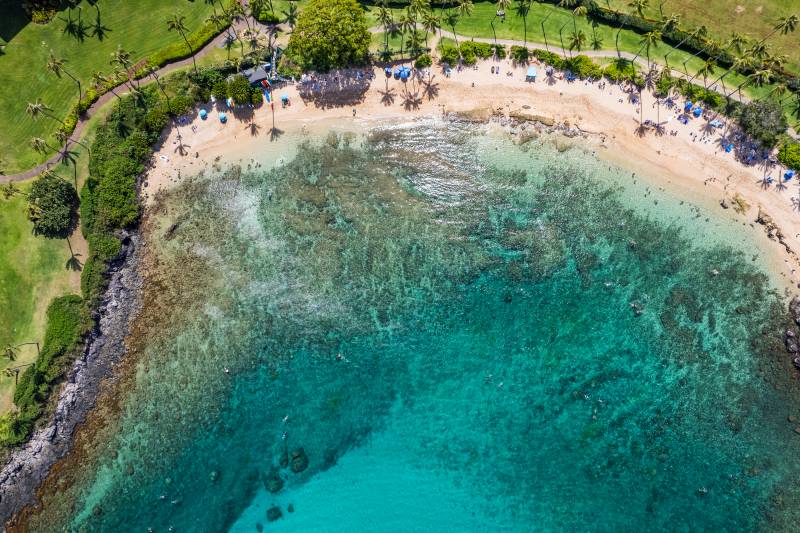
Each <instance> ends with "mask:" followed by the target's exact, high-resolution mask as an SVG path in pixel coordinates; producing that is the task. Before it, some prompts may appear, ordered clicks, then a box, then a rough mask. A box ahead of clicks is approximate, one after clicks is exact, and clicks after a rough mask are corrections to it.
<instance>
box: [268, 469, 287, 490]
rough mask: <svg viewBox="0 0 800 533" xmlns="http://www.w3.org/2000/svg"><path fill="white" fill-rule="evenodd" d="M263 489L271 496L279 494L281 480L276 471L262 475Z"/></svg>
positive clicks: (281, 485)
mask: <svg viewBox="0 0 800 533" xmlns="http://www.w3.org/2000/svg"><path fill="white" fill-rule="evenodd" d="M264 488H265V489H267V490H268V491H269V492H271V493H272V494H275V493H276V492H279V491H280V490H281V489H282V488H283V479H282V478H281V476H280V474H278V471H277V470H271V471H270V472H269V473H267V474H265V475H264Z"/></svg>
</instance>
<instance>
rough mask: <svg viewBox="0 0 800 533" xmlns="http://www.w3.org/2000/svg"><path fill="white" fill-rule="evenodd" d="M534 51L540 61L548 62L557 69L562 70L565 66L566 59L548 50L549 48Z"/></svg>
mask: <svg viewBox="0 0 800 533" xmlns="http://www.w3.org/2000/svg"><path fill="white" fill-rule="evenodd" d="M532 53H533V55H534V57H536V58H537V59H538V60H539V61H541V62H542V63H546V64H548V65H550V66H551V67H553V68H555V69H559V70H561V69H562V68H563V66H564V59H563V58H562V57H561V56H560V55H558V54H554V53H553V52H548V51H547V50H538V49H537V50H534V51H533V52H532Z"/></svg>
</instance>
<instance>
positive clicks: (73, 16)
mask: <svg viewBox="0 0 800 533" xmlns="http://www.w3.org/2000/svg"><path fill="white" fill-rule="evenodd" d="M93 4H94V5H93ZM213 11H214V7H213V6H211V5H208V3H206V2H201V1H195V2H189V1H187V0H169V1H165V0H137V1H136V2H115V1H113V0H97V2H91V3H90V2H88V1H85V0H84V1H83V2H80V3H79V4H78V6H77V8H74V9H67V10H64V11H61V12H59V13H58V14H57V16H55V17H54V18H53V19H52V20H51V21H50V22H49V23H47V24H44V25H39V24H34V23H28V24H27V25H25V26H24V27H23V28H22V30H21V31H19V33H17V34H16V35H14V36H13V38H11V39H10V40H9V42H8V44H7V46H6V47H5V50H4V52H5V53H3V54H0V72H2V73H3V83H2V84H0V102H2V104H3V105H2V106H0V127H2V129H3V135H2V136H0V154H3V159H4V168H3V171H4V172H6V173H10V172H17V171H22V170H27V169H28V168H30V167H32V166H33V165H35V164H36V163H39V162H41V161H42V160H43V159H44V157H45V156H44V155H40V154H37V153H36V152H35V151H34V150H33V149H32V148H31V147H30V145H29V141H30V139H31V138H34V137H38V138H43V139H47V138H48V137H49V136H50V135H52V134H53V133H54V132H55V131H56V129H57V128H58V127H59V126H61V122H60V121H61V120H67V122H68V127H67V129H69V130H70V131H71V127H69V122H72V124H73V126H72V127H74V117H72V116H71V115H70V109H71V108H72V107H73V106H74V105H75V103H76V102H77V100H78V92H77V85H76V83H75V81H73V80H72V79H71V78H70V77H69V75H68V74H67V73H66V72H69V74H70V75H73V76H74V77H75V78H76V79H77V80H78V81H79V82H80V83H81V87H82V89H83V91H84V92H85V93H86V92H89V93H90V94H91V92H92V91H93V90H94V84H93V82H92V75H93V73H95V72H104V73H106V74H113V70H114V68H113V67H112V66H111V65H110V64H109V60H110V59H111V54H112V52H114V51H116V50H117V47H119V46H121V47H122V48H124V49H125V50H129V51H130V62H131V64H132V65H137V64H140V63H141V61H142V60H143V59H144V58H149V60H150V62H151V63H154V64H160V63H163V62H165V61H166V60H167V59H170V58H175V57H183V56H186V55H187V48H186V44H185V42H184V41H183V39H182V38H181V36H180V35H179V34H177V33H175V32H174V31H169V29H168V28H167V24H166V20H167V19H168V18H169V17H170V16H172V15H173V14H175V13H178V14H179V15H183V16H185V25H186V27H187V28H189V29H190V31H191V32H192V33H191V35H187V36H188V37H189V40H190V41H191V42H192V46H193V47H194V48H195V49H196V48H198V47H199V43H200V42H205V41H207V40H208V39H210V38H211V37H212V36H213V35H214V34H215V33H216V32H218V30H217V29H216V28H215V27H214V26H213V25H210V24H209V23H204V20H205V19H206V18H207V17H208V16H209V15H211V14H212V13H213ZM79 20H80V21H82V23H83V25H84V27H83V30H79V29H76V28H77V27H78V21H79ZM70 21H72V24H71V25H70ZM16 24H20V21H18V20H12V19H10V18H5V17H0V31H1V30H2V28H3V27H4V26H5V25H9V26H12V25H16ZM67 28H73V29H71V30H70V31H67ZM42 43H44V44H42ZM51 50H52V51H53V54H54V56H55V58H56V59H60V60H63V63H62V68H63V69H64V70H63V73H62V75H61V77H57V76H56V75H54V74H53V72H52V71H50V70H48V69H47V64H48V62H50V51H51ZM95 92H96V91H95ZM36 98H38V99H40V100H41V101H42V102H43V103H44V104H46V105H47V106H49V107H50V108H52V114H53V116H54V117H55V118H54V119H45V120H36V121H34V120H31V119H29V118H27V117H26V116H25V108H26V105H27V103H28V102H29V101H33V100H34V99H36ZM50 144H51V145H53V144H56V143H55V142H51V143H50ZM51 153H52V152H51Z"/></svg>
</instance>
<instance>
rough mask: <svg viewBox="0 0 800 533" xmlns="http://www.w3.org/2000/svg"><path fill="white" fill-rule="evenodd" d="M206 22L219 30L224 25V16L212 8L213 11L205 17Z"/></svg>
mask: <svg viewBox="0 0 800 533" xmlns="http://www.w3.org/2000/svg"><path fill="white" fill-rule="evenodd" d="M206 22H209V23H211V24H213V25H214V26H215V27H216V28H217V31H220V30H222V28H223V27H225V22H226V21H225V17H223V16H222V15H220V14H219V13H217V9H216V8H214V12H213V13H212V14H210V15H209V16H208V17H207V18H206Z"/></svg>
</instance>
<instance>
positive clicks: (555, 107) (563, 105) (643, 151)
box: [142, 60, 800, 288]
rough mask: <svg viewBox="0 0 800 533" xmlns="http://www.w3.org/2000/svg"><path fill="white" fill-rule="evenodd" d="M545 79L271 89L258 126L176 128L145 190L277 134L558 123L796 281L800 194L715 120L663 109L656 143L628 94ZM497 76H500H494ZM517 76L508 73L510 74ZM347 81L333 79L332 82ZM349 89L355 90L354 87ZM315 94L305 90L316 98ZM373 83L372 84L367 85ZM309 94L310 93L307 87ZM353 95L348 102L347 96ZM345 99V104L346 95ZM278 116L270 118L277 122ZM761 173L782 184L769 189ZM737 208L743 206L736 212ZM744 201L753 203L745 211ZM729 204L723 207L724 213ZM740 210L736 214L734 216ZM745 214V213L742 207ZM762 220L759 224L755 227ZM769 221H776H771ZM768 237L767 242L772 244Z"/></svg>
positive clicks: (501, 73)
mask: <svg viewBox="0 0 800 533" xmlns="http://www.w3.org/2000/svg"><path fill="white" fill-rule="evenodd" d="M538 67H539V69H538V70H539V79H538V80H537V81H536V82H528V81H526V80H525V74H526V67H522V66H514V65H513V64H512V63H511V62H510V61H508V60H505V61H483V62H480V63H479V64H478V65H477V67H476V68H474V69H473V68H471V67H468V68H465V69H464V70H461V71H458V72H457V71H455V70H453V71H452V73H451V76H450V77H447V76H445V74H444V73H443V72H442V71H441V69H439V68H433V69H431V73H430V75H429V76H424V75H423V76H420V77H419V78H412V79H411V80H409V81H407V82H403V81H401V80H396V79H394V78H387V77H386V76H385V74H384V71H383V70H382V69H379V68H375V69H374V71H373V73H374V77H373V78H372V80H368V79H366V78H364V80H363V81H362V80H355V78H353V77H352V76H353V74H352V73H347V74H342V73H338V74H337V73H332V74H330V75H329V77H330V79H329V81H328V86H329V87H330V86H331V85H341V84H342V83H343V81H344V80H347V81H346V82H345V84H348V85H351V87H350V88H349V89H346V90H345V93H342V94H340V93H337V91H336V90H333V89H326V91H325V92H326V94H324V95H320V94H319V93H317V94H314V95H312V96H311V97H309V94H308V92H305V93H304V94H303V95H302V96H305V97H306V99H305V100H304V99H303V98H301V86H300V85H299V84H297V85H290V86H287V87H284V88H280V89H276V90H275V91H273V93H272V94H273V98H274V100H275V102H274V114H273V112H272V111H271V107H270V105H268V104H267V105H264V106H262V107H260V108H259V109H256V110H254V112H253V113H252V114H251V116H249V117H246V118H241V117H239V118H237V115H239V114H238V113H231V112H228V113H226V115H227V118H228V120H227V122H226V123H224V124H223V123H222V122H221V121H220V120H219V118H218V111H217V110H213V109H211V108H210V107H208V106H205V107H206V109H209V115H208V118H207V119H206V120H201V119H200V118H199V117H197V118H194V119H193V120H191V121H186V123H185V124H183V125H181V126H180V127H179V129H178V130H176V129H175V128H172V129H171V130H170V131H169V132H168V134H167V136H166V139H165V141H164V143H163V145H162V147H161V149H160V150H158V151H157V152H156V153H155V154H154V156H153V164H152V168H151V170H150V171H149V172H148V174H147V176H146V185H145V186H144V187H143V188H142V191H143V195H144V196H145V200H146V201H147V202H148V203H149V202H150V201H151V200H152V198H153V196H154V195H155V194H156V193H157V192H158V191H159V190H162V189H164V188H167V187H169V186H170V185H171V184H175V183H178V182H179V181H180V180H181V179H183V178H184V177H187V176H192V175H195V174H197V173H198V172H200V171H201V170H203V169H205V168H209V167H210V166H212V165H214V164H215V162H223V163H228V164H230V163H237V162H242V163H247V162H249V161H251V160H252V159H253V154H257V153H259V152H262V151H264V150H265V148H266V147H267V146H269V144H270V142H271V140H272V139H274V136H273V135H271V133H272V132H271V130H272V128H273V119H274V127H275V128H276V129H277V130H279V132H280V133H281V134H283V133H301V132H303V131H309V130H312V129H313V130H317V129H318V128H320V127H327V126H328V125H331V124H336V125H339V126H341V125H345V124H351V125H352V126H353V127H356V126H357V125H359V124H364V123H369V122H371V121H384V120H388V119H392V118H397V117H403V118H410V117H415V116H426V115H427V116H435V115H439V116H442V115H444V114H447V113H453V112H456V113H469V114H470V115H472V116H474V117H476V118H489V117H490V116H492V115H502V116H506V117H512V118H517V119H522V120H525V119H530V120H540V121H545V122H550V121H553V122H555V123H561V124H565V125H568V126H570V127H572V128H578V129H580V130H581V132H583V133H585V137H586V142H587V147H588V148H589V149H591V150H594V151H595V152H596V153H597V155H598V156H599V157H601V158H604V159H606V160H608V161H609V162H612V163H614V164H617V165H619V166H622V167H623V168H627V169H629V170H631V171H634V172H636V173H637V174H638V175H641V176H642V177H643V178H645V179H648V180H651V183H652V184H653V185H654V186H658V187H661V188H664V189H667V190H669V191H670V192H672V193H674V194H676V195H678V196H680V197H682V198H686V199H687V200H689V201H692V202H694V203H697V204H702V205H706V206H710V207H712V208H714V209H719V210H723V209H725V210H726V211H725V213H724V214H725V215H726V216H730V217H732V218H734V219H736V220H740V221H741V222H742V223H743V225H744V226H745V227H748V228H753V229H751V231H754V232H759V233H762V238H763V239H764V240H766V239H767V238H770V239H771V240H772V241H774V242H772V243H769V244H765V247H766V249H768V250H774V254H770V255H772V257H770V258H768V263H769V264H770V265H773V266H774V270H773V271H774V272H776V273H779V274H780V278H781V279H780V281H782V282H784V283H783V285H784V286H785V287H786V288H790V287H795V286H797V284H798V283H799V282H800V262H798V257H797V255H796V251H797V250H800V215H799V214H798V212H797V209H796V206H795V201H796V197H797V196H800V194H798V192H797V189H796V185H794V180H793V181H789V182H787V183H786V185H787V187H786V188H779V187H777V186H776V185H775V184H776V183H779V181H780V179H781V176H782V175H783V170H782V169H780V168H778V167H774V168H771V169H769V172H766V171H765V167H764V166H763V165H756V166H746V165H744V164H742V163H740V162H738V161H737V160H736V158H735V157H734V154H732V153H726V152H725V150H724V148H723V146H722V143H721V138H722V136H723V134H724V133H725V132H727V130H728V128H727V126H723V127H720V128H714V129H713V131H710V130H711V128H708V122H709V121H710V120H712V119H719V120H720V121H721V122H723V123H725V120H724V117H717V116H712V115H705V116H704V117H700V118H694V117H692V118H691V120H689V122H688V124H682V123H681V122H679V121H678V120H677V117H678V115H679V114H680V112H681V110H682V105H683V100H676V102H677V106H676V107H674V108H673V109H671V110H670V109H667V108H666V107H665V106H664V104H663V102H662V104H661V109H660V117H659V120H660V121H661V124H662V125H663V126H664V129H665V133H664V134H663V135H657V134H656V132H655V131H654V129H653V128H649V129H647V130H646V131H645V132H644V133H643V134H642V133H641V132H640V131H637V129H638V127H639V118H638V117H639V104H638V103H634V102H632V101H631V99H630V96H631V95H630V94H628V93H626V92H625V91H624V90H623V89H622V88H621V87H620V86H617V85H611V84H609V83H605V84H602V85H601V84H600V83H599V82H595V83H590V82H585V81H580V80H576V81H573V82H568V81H566V80H563V79H559V78H558V75H557V77H555V78H551V79H545V78H544V67H543V66H542V65H539V66H538ZM493 71H494V72H497V73H494V74H493V73H492V72H493ZM509 73H511V74H510V75H509ZM336 76H340V77H339V78H338V79H336V80H334V77H336ZM351 82H352V83H351ZM353 84H355V85H359V87H360V88H359V90H358V92H359V94H361V93H362V92H363V95H362V96H361V97H360V101H359V102H358V103H352V102H350V101H348V94H352V91H353V90H354V89H353V88H352V85H353ZM310 85H312V84H309V85H307V86H306V87H307V88H308V87H309V86H310ZM367 85H368V86H367ZM307 88H306V89H305V90H306V91H307V90H308V89H307ZM348 90H349V91H351V92H350V93H347V91H348ZM284 94H285V95H286V96H288V97H289V102H290V105H288V106H286V107H284V106H282V105H281V101H280V97H281V96H282V95H284ZM339 96H341V97H339ZM642 106H643V117H644V120H650V121H653V122H655V121H656V120H657V113H656V107H655V106H656V99H655V97H654V96H653V95H652V94H648V93H643V98H642ZM273 117H274V118H273ZM178 132H179V133H180V135H181V138H182V142H183V144H184V145H185V146H186V149H185V153H184V154H183V155H181V153H180V150H178V141H177V137H178ZM765 175H768V176H771V177H772V178H773V182H774V184H772V185H771V186H769V187H764V185H763V179H764V177H765ZM735 200H740V202H738V203H737V202H736V201H735ZM741 200H743V201H744V202H745V203H746V206H745V204H743V203H741ZM723 204H724V206H723ZM734 207H738V208H739V210H738V212H737V211H736V210H735V209H734ZM742 207H746V208H745V209H742ZM759 213H761V214H762V215H766V216H762V217H761V220H762V222H764V221H766V222H767V224H762V225H759V224H758V223H757V222H756V220H757V219H758V218H759ZM770 220H771V223H770ZM768 233H769V236H767V234H768Z"/></svg>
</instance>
